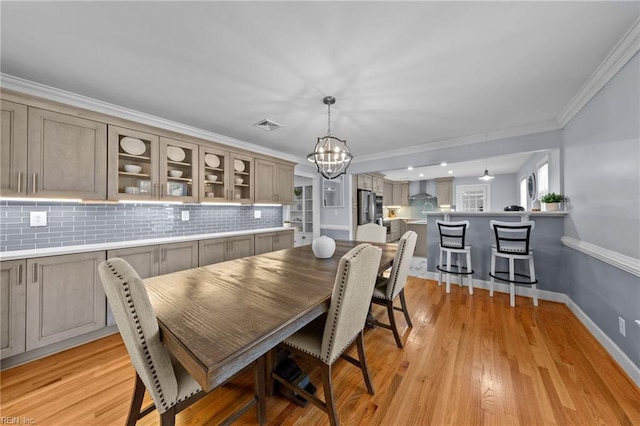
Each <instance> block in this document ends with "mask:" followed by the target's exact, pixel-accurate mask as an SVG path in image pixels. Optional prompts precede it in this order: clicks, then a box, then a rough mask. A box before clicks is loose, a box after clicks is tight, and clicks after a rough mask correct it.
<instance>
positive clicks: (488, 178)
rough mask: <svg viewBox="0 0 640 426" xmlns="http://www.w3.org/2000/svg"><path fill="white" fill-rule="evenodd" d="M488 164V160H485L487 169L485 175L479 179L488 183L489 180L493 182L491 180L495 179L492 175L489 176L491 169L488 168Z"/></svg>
mask: <svg viewBox="0 0 640 426" xmlns="http://www.w3.org/2000/svg"><path fill="white" fill-rule="evenodd" d="M487 162H488V160H485V163H484V167H485V169H484V173H483V174H482V176H480V177H479V178H478V179H480V180H484V181H487V180H491V179H493V175H490V174H489V168H488V167H487Z"/></svg>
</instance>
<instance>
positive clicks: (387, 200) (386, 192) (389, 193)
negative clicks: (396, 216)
mask: <svg viewBox="0 0 640 426" xmlns="http://www.w3.org/2000/svg"><path fill="white" fill-rule="evenodd" d="M383 187H384V189H383V194H382V204H383V205H385V206H392V205H393V183H391V182H388V181H385V182H384V184H383Z"/></svg>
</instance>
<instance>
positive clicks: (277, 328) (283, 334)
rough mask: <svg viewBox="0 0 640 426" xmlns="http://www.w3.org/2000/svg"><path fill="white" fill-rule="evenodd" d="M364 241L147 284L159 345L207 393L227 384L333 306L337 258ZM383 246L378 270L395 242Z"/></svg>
mask: <svg viewBox="0 0 640 426" xmlns="http://www.w3.org/2000/svg"><path fill="white" fill-rule="evenodd" d="M361 243H362V242H357V241H340V240H337V241H336V250H335V253H334V254H333V256H332V257H331V258H328V259H318V258H316V257H315V256H314V254H313V252H312V250H311V246H308V245H307V246H302V247H296V248H291V249H286V250H279V251H275V252H271V253H265V254H261V255H257V256H250V257H245V258H242V259H237V260H232V261H227V262H222V263H217V264H213V265H208V266H203V267H199V268H194V269H188V270H185V271H180V272H175V273H171V274H167V275H161V276H157V277H153V278H147V279H145V280H144V282H145V285H146V287H147V290H148V293H149V298H150V300H151V303H152V305H153V308H154V310H155V312H156V316H157V318H158V322H159V325H160V330H161V333H162V341H163V342H164V344H165V345H166V346H167V348H168V349H169V351H170V352H171V353H172V354H173V355H174V356H175V358H176V359H177V360H178V361H179V362H180V363H181V364H182V365H183V366H184V367H185V368H186V369H187V371H188V372H189V373H190V374H191V375H192V376H193V377H194V379H195V380H196V381H197V382H198V383H199V384H200V386H202V388H203V389H204V390H205V391H210V390H213V389H214V388H216V387H217V386H219V385H220V384H222V383H224V382H225V381H227V380H228V379H229V378H231V377H232V376H233V375H235V374H236V373H238V372H239V371H240V370H242V369H243V368H245V367H246V366H247V365H249V364H250V363H252V362H254V361H257V360H259V359H261V357H262V356H263V355H264V354H265V353H267V352H268V351H269V350H270V349H272V348H274V347H275V346H277V345H278V344H279V343H280V342H282V341H283V340H284V339H286V338H287V337H288V336H290V335H291V334H293V333H294V332H296V331H297V330H299V329H300V328H302V327H304V326H305V325H306V324H308V323H309V322H310V321H312V320H313V319H315V318H316V317H318V316H319V315H321V314H322V313H324V312H326V311H327V310H328V308H329V304H330V300H331V293H332V290H333V284H334V280H335V275H336V271H337V269H338V264H339V262H340V258H341V257H342V256H343V255H344V254H346V253H347V252H348V251H349V250H351V249H352V248H354V247H356V246H357V245H358V244H361ZM371 244H372V245H375V246H378V247H380V248H381V249H382V258H381V261H380V266H379V271H380V272H382V271H384V270H386V269H387V268H389V267H390V266H391V265H392V263H393V258H394V257H395V254H396V250H397V245H396V244H376V243H371Z"/></svg>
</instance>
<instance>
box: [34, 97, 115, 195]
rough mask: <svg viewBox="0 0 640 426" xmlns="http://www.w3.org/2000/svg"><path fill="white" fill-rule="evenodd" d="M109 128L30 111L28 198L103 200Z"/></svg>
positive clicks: (61, 115)
mask: <svg viewBox="0 0 640 426" xmlns="http://www.w3.org/2000/svg"><path fill="white" fill-rule="evenodd" d="M106 147H107V126H106V124H104V123H98V122H96V121H92V120H87V119H84V118H80V117H74V116H70V115H66V114H59V113H57V112H52V111H47V110H43V109H38V108H31V107H30V108H29V126H28V160H27V179H26V182H27V195H28V196H30V197H55V198H80V199H85V200H104V199H105V198H106V194H107V192H106V191H107V187H106V184H107V150H106Z"/></svg>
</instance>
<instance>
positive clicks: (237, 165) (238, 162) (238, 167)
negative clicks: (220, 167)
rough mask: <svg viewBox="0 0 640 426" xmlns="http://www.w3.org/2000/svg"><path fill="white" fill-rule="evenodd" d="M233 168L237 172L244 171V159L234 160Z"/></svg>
mask: <svg viewBox="0 0 640 426" xmlns="http://www.w3.org/2000/svg"><path fill="white" fill-rule="evenodd" d="M233 168H234V169H235V171H236V172H244V161H242V160H235V161H234V162H233Z"/></svg>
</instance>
